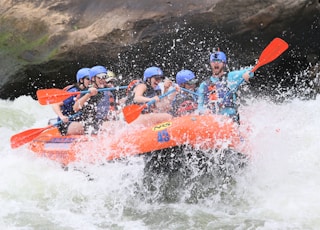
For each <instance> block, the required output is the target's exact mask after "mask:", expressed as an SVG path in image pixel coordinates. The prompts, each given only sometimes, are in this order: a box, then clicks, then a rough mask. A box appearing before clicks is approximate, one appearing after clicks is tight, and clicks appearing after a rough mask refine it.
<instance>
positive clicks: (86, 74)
mask: <svg viewBox="0 0 320 230" xmlns="http://www.w3.org/2000/svg"><path fill="white" fill-rule="evenodd" d="M84 77H89V78H90V79H91V77H90V68H81V69H79V70H78V72H77V75H76V78H77V82H79V81H80V79H82V78H84Z"/></svg>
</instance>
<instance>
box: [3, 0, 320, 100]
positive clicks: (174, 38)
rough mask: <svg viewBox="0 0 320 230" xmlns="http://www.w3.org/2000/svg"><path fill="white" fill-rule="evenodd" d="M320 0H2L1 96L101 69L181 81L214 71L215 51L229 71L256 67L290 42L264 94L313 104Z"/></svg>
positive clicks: (262, 87)
mask: <svg viewBox="0 0 320 230" xmlns="http://www.w3.org/2000/svg"><path fill="white" fill-rule="evenodd" d="M319 11H320V4H319V1H318V0H311V1H306V0H269V1H268V0H266V1H256V0H235V1H231V0H224V1H221V0H215V1H206V0H198V1H188V0H184V1H181V0H173V1H162V0H153V1H149V0H131V1H125V0H117V1H109V0H95V1H87V0H24V1H19V0H11V1H9V0H2V1H1V3H0V13H1V16H0V58H1V59H0V69H1V72H0V78H1V81H0V87H1V88H0V97H1V98H4V99H14V98H16V97H18V96H20V95H31V96H33V97H35V92H36V90H37V89H39V88H53V87H58V88H63V87H64V86H65V85H67V84H69V83H72V82H74V80H75V73H76V71H77V70H78V69H79V68H81V67H91V66H93V65H96V64H101V65H105V66H106V67H107V68H108V69H111V70H112V71H114V72H116V73H117V74H118V75H121V76H122V77H121V80H122V83H121V84H122V85H125V84H127V83H128V82H129V81H130V79H132V78H139V77H141V76H142V73H143V70H144V69H145V68H146V67H148V66H150V65H158V66H161V67H162V68H163V70H164V72H165V74H166V75H167V76H170V77H174V75H175V73H176V72H177V71H179V70H180V69H182V68H188V69H191V70H193V71H194V72H195V73H196V74H197V76H198V77H199V78H202V79H203V78H204V77H207V76H209V75H210V69H209V66H208V57H209V53H210V52H211V51H212V49H213V48H218V47H219V48H220V49H221V50H223V51H225V52H226V53H227V55H228V58H229V67H230V68H231V69H233V68H239V67H242V66H247V65H253V64H254V63H255V61H256V59H257V58H258V57H259V55H260V53H261V51H262V50H263V48H264V47H265V46H266V45H267V44H268V43H269V42H270V41H271V40H272V39H273V38H274V37H281V38H283V39H284V40H286V41H287V42H288V43H289V44H290V47H289V50H288V51H287V52H286V53H285V54H284V55H282V56H281V57H280V58H279V59H277V60H276V61H274V62H273V63H270V64H268V65H266V66H264V67H261V68H260V69H259V70H258V71H257V73H256V75H257V77H256V78H254V79H253V80H252V82H251V83H250V85H249V86H248V89H249V90H248V91H249V92H250V93H253V94H255V95H268V96H273V98H274V99H278V100H283V98H285V97H302V98H312V97H314V96H315V95H316V93H317V92H318V91H317V90H318V88H317V87H318V86H317V81H319V53H320V52H319V47H320V44H319V43H320V42H319V40H320V39H319V38H320V31H319V24H320V22H319Z"/></svg>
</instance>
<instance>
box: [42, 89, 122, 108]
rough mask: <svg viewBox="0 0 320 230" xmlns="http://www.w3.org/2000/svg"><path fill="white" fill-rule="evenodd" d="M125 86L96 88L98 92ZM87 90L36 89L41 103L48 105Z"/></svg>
mask: <svg viewBox="0 0 320 230" xmlns="http://www.w3.org/2000/svg"><path fill="white" fill-rule="evenodd" d="M127 87H128V86H118V87H113V88H102V89H98V92H101V91H112V90H120V89H126V88H127ZM89 92H90V91H89V90H84V91H76V92H68V91H65V90H63V89H39V90H38V91H37V98H38V101H39V103H40V104H41V105H48V104H55V103H59V102H62V101H64V100H66V99H68V98H69V97H72V96H74V95H79V94H86V93H89Z"/></svg>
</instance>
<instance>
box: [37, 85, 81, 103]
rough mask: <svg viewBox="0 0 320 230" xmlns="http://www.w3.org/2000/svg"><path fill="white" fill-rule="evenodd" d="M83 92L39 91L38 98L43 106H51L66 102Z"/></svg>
mask: <svg viewBox="0 0 320 230" xmlns="http://www.w3.org/2000/svg"><path fill="white" fill-rule="evenodd" d="M80 93H81V92H66V91H65V90H62V89H39V90H38V91H37V98H38V101H39V103H40V104H41V105H49V104H54V103H58V102H61V101H64V100H65V99H67V98H69V97H71V96H73V95H76V94H80Z"/></svg>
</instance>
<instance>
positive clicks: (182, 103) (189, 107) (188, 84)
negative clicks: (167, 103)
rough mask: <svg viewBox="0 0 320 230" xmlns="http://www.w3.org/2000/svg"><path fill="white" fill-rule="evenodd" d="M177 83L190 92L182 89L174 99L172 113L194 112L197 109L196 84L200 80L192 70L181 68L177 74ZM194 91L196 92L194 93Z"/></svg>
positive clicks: (175, 114)
mask: <svg viewBox="0 0 320 230" xmlns="http://www.w3.org/2000/svg"><path fill="white" fill-rule="evenodd" d="M176 83H177V84H178V85H179V86H180V87H182V88H185V89H187V90H189V91H190V92H187V91H183V90H180V92H179V93H175V96H174V98H173V100H172V103H171V105H172V108H171V114H172V115H173V116H174V117H178V116H182V115H185V114H190V113H193V112H194V111H195V110H196V109H197V105H198V104H197V100H198V98H197V96H196V92H195V91H196V86H197V83H198V80H197V79H196V76H195V74H194V73H193V72H192V71H191V70H187V69H185V70H181V71H179V72H178V73H177V74H176ZM192 92H194V94H193V93H192Z"/></svg>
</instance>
